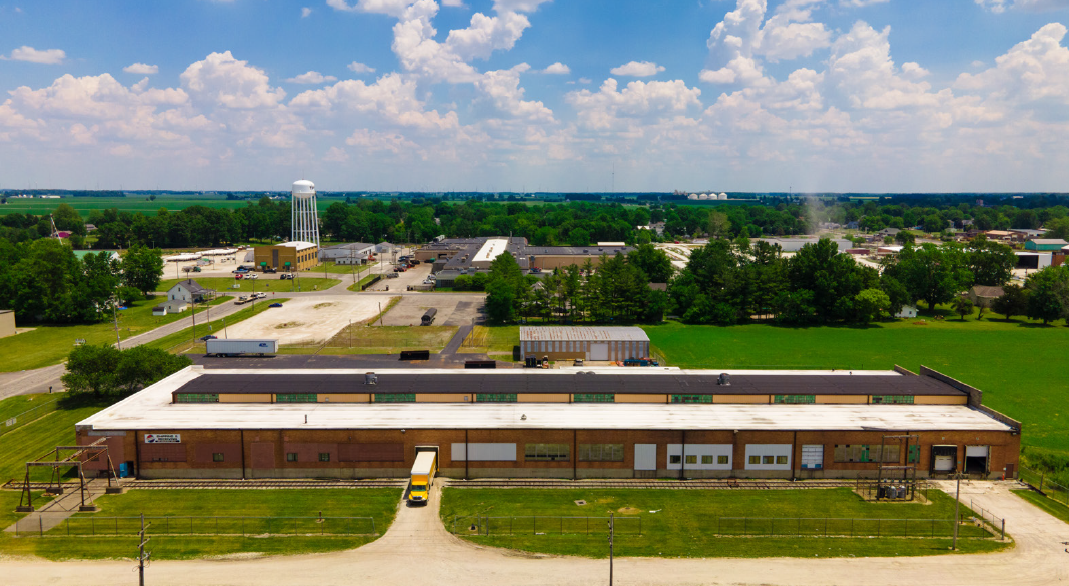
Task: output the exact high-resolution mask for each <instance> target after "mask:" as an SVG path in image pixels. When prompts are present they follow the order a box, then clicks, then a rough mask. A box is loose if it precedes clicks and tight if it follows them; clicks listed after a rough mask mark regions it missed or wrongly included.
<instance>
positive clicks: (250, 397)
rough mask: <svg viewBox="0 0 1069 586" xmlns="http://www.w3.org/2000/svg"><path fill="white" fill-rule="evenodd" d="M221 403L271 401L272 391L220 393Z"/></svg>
mask: <svg viewBox="0 0 1069 586" xmlns="http://www.w3.org/2000/svg"><path fill="white" fill-rule="evenodd" d="M219 402H220V403H270V402H271V394H270V393H253V394H250V393H230V394H220V395H219Z"/></svg>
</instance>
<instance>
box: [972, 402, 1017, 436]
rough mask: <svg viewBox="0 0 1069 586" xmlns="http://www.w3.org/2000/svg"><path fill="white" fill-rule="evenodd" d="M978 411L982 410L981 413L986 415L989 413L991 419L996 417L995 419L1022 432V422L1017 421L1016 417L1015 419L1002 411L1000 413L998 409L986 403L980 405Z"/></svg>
mask: <svg viewBox="0 0 1069 586" xmlns="http://www.w3.org/2000/svg"><path fill="white" fill-rule="evenodd" d="M977 411H980V412H981V413H983V414H984V415H987V416H988V417H990V418H991V419H994V420H995V421H999V422H1001V423H1005V424H1006V425H1008V426H1010V427H1012V428H1014V429H1016V430H1017V433H1020V432H1021V422H1020V421H1017V420H1016V419H1013V418H1012V417H1007V416H1005V415H1003V414H1002V413H999V412H998V411H995V410H994V409H992V408H991V407H988V406H986V405H980V407H979V408H978V409H977Z"/></svg>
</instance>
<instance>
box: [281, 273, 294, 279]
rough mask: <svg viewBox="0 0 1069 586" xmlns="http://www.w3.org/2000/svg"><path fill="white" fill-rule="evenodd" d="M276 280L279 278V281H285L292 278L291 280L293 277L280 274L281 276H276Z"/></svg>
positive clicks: (287, 274)
mask: <svg viewBox="0 0 1069 586" xmlns="http://www.w3.org/2000/svg"><path fill="white" fill-rule="evenodd" d="M278 278H279V279H282V280H286V279H292V278H293V275H291V274H289V273H282V274H281V275H279V276H278Z"/></svg>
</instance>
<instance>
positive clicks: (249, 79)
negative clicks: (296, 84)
mask: <svg viewBox="0 0 1069 586" xmlns="http://www.w3.org/2000/svg"><path fill="white" fill-rule="evenodd" d="M179 78H180V79H181V80H182V84H183V85H184V86H185V87H186V88H187V89H188V90H189V93H190V95H191V96H193V98H195V99H198V100H202V101H208V102H212V103H214V104H216V105H219V106H223V107H226V108H234V109H255V108H269V107H273V106H276V105H277V104H278V103H279V102H281V101H282V99H283V98H285V97H286V92H285V90H283V89H282V88H273V87H271V85H270V83H269V81H270V80H269V79H268V77H267V74H265V73H264V72H263V70H262V69H257V68H255V67H250V66H249V65H248V61H240V60H238V59H235V58H234V56H233V55H231V54H230V51H226V52H224V53H212V54H210V55H208V56H207V57H205V58H204V59H203V60H201V61H197V62H195V63H193V64H192V65H190V66H189V67H188V68H186V70H185V71H184V72H183V73H182V75H181V76H179Z"/></svg>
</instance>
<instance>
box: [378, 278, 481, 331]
mask: <svg viewBox="0 0 1069 586" xmlns="http://www.w3.org/2000/svg"><path fill="white" fill-rule="evenodd" d="M390 280H391V281H397V280H398V279H390ZM390 291H393V288H392V287H391V288H390ZM432 307H434V308H436V309H437V310H438V314H437V315H436V316H435V318H434V325H436V326H466V325H471V324H472V320H474V322H475V323H481V322H482V321H483V319H484V317H485V314H484V313H483V312H484V310H485V307H486V297H485V296H483V295H479V294H474V295H471V294H469V295H461V294H456V295H454V294H450V293H421V294H418V295H405V296H404V298H402V299H401V302H400V303H398V304H397V305H395V306H394V308H393V309H391V310H390V312H389V313H387V314H386V315H385V316H384V317H383V325H387V326H410V325H415V326H418V325H419V323H420V318H421V317H423V314H424V313H425V312H426V311H427V310H428V309H430V308H432Z"/></svg>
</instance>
